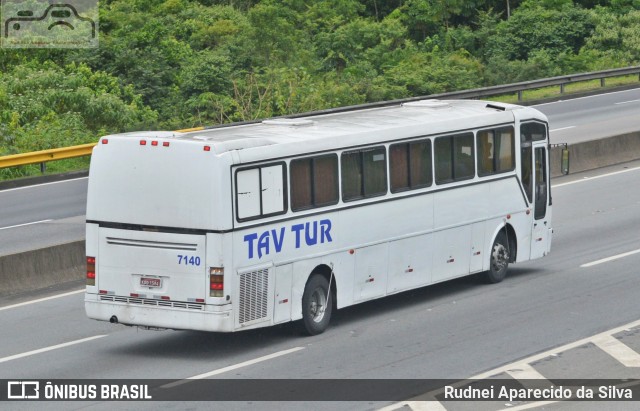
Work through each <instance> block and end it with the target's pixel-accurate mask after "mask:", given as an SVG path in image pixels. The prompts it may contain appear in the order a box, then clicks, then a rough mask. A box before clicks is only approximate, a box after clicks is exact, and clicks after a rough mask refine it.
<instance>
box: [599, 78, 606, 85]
mask: <svg viewBox="0 0 640 411" xmlns="http://www.w3.org/2000/svg"><path fill="white" fill-rule="evenodd" d="M604 83H605V78H604V77H602V78H601V79H600V87H604Z"/></svg>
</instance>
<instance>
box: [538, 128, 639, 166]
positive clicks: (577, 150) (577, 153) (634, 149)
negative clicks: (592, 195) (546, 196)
mask: <svg viewBox="0 0 640 411" xmlns="http://www.w3.org/2000/svg"><path fill="white" fill-rule="evenodd" d="M568 149H569V174H575V173H579V172H581V171H587V170H593V169H596V168H600V167H606V166H611V165H614V164H620V163H626V162H628V161H633V160H638V159H640V131H636V132H633V133H628V134H622V135H619V136H613V137H606V138H602V139H598V140H590V141H584V142H581V143H575V144H569V145H568ZM549 160H550V162H551V177H558V176H560V175H562V170H561V165H562V147H554V148H552V149H551V156H550V158H549Z"/></svg>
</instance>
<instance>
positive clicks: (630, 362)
mask: <svg viewBox="0 0 640 411" xmlns="http://www.w3.org/2000/svg"><path fill="white" fill-rule="evenodd" d="M593 343H594V344H595V345H597V346H598V347H599V348H600V349H601V350H602V351H604V352H606V353H607V354H609V355H610V356H612V357H613V358H615V359H616V360H617V361H618V362H620V363H621V364H622V365H624V366H625V367H640V354H638V353H637V352H635V351H634V350H633V349H631V348H630V347H629V346H627V345H626V344H624V343H623V342H622V341H620V340H618V339H617V338H616V337H614V336H613V335H601V336H600V337H598V338H594V339H593Z"/></svg>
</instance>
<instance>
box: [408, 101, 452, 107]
mask: <svg viewBox="0 0 640 411" xmlns="http://www.w3.org/2000/svg"><path fill="white" fill-rule="evenodd" d="M402 107H416V108H431V109H441V108H449V107H451V104H449V103H447V102H446V101H440V100H434V99H431V100H418V101H410V102H408V103H403V104H402Z"/></svg>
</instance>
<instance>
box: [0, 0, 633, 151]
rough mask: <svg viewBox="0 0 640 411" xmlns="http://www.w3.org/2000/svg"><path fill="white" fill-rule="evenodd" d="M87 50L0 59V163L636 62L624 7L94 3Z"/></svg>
mask: <svg viewBox="0 0 640 411" xmlns="http://www.w3.org/2000/svg"><path fill="white" fill-rule="evenodd" d="M99 26H100V35H99V36H100V38H99V41H100V46H99V47H98V48H96V49H85V50H81V49H76V50H69V49H38V50H36V49H21V50H15V49H0V69H1V70H0V155H7V154H12V153H18V152H26V151H34V150H41V149H47V148H54V147H63V146H69V145H75V144H81V143H86V142H92V141H95V140H96V139H97V137H98V136H99V135H103V134H107V133H115V132H123V131H130V130H139V129H178V128H186V127H194V126H200V125H211V124H216V123H222V122H231V121H239V120H251V119H256V118H264V117H270V116H275V115H282V114H287V113H294V112H303V111H309V110H317V109H322V108H327V107H337V106H345V105H351V104H358V103H364V102H370V101H379V100H388V99H395V98H402V97H409V96H418V95H427V94H432V93H439V92H446V91H452V90H460V89H468V88H475V87H483V86H489V85H496V84H505V83H511V82H516V81H523V80H530V79H537V78H544V77H549V76H555V75H562V74H568V73H575V72H586V71H593V70H601V69H607V68H616V67H624V66H630V65H636V64H638V62H639V61H640V0H591V1H575V2H572V1H567V0H537V1H534V0H523V1H518V0H510V1H509V0H500V1H497V0H495V1H482V0H471V1H469V0H390V1H382V0H361V1H357V0H281V1H276V0H262V1H257V0H255V1H252V0H227V1H222V0H199V1H196V0H166V1H162V0H104V1H101V2H100V22H99Z"/></svg>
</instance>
